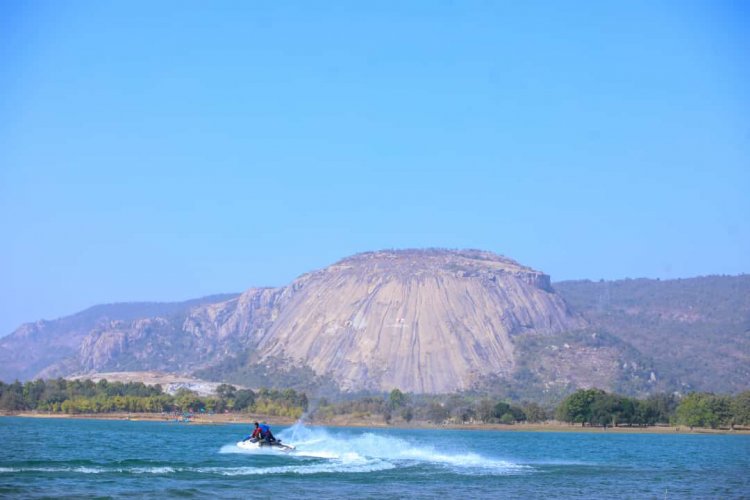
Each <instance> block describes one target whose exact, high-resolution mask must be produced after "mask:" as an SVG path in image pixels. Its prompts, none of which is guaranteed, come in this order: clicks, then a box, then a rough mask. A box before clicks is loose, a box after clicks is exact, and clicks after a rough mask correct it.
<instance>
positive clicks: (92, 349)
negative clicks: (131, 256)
mask: <svg viewBox="0 0 750 500" xmlns="http://www.w3.org/2000/svg"><path fill="white" fill-rule="evenodd" d="M707 279H709V278H697V279H695V280H678V281H675V282H661V284H659V282H654V281H652V280H627V282H625V285H622V284H621V283H623V282H612V283H610V284H609V285H602V284H601V283H592V282H563V283H556V284H555V285H554V287H553V286H552V285H551V284H550V279H549V277H548V276H546V275H545V274H543V273H541V272H539V271H535V270H533V269H530V268H528V267H525V266H522V265H520V264H519V263H517V262H515V261H513V260H511V259H508V258H505V257H501V256H498V255H495V254H492V253H488V252H482V251H448V250H401V251H380V252H369V253H364V254H359V255H355V256H353V257H350V258H346V259H343V260H341V261H339V262H337V263H335V264H333V265H332V266H329V267H327V268H325V269H322V270H319V271H315V272H311V273H308V274H305V275H302V276H300V277H299V278H298V279H297V280H295V281H294V282H292V283H291V284H289V285H288V286H285V287H280V288H263V289H256V288H254V289H249V290H247V291H246V292H244V293H243V294H241V295H226V296H220V297H215V298H207V299H201V300H198V301H192V302H190V303H181V304H171V305H163V304H162V305H153V304H152V305H148V306H146V305H140V306H137V305H113V306H100V307H103V308H104V309H97V308H92V309H90V310H87V311H85V312H84V313H79V314H78V315H74V316H71V317H68V318H62V319H60V320H56V321H51V322H40V323H35V324H30V325H24V326H22V327H21V328H19V329H18V330H17V331H16V332H14V333H13V334H11V335H10V336H8V337H5V338H2V339H0V379H5V380H10V379H12V378H16V377H17V378H20V379H29V378H33V377H38V376H44V377H52V376H71V375H82V374H83V375H85V374H91V373H98V372H133V371H142V370H152V371H153V370H156V371H161V372H168V373H175V374H184V375H192V374H197V375H199V376H200V377H201V378H204V379H209V380H217V381H230V382H234V383H237V384H241V385H246V386H250V387H253V386H258V385H267V386H277V387H283V386H285V385H288V386H294V387H296V388H299V387H304V388H309V387H310V386H314V385H317V386H321V385H324V386H328V387H332V386H336V387H337V388H339V389H342V390H346V391H359V390H376V391H384V390H386V391H387V390H390V389H392V388H394V387H398V388H400V389H402V390H404V391H412V392H427V393H434V392H451V391H456V390H466V389H477V390H481V391H487V392H495V393H501V394H504V395H507V396H509V397H514V398H527V399H538V400H539V399H550V398H551V399H555V398H556V397H559V396H560V395H561V394H565V393H567V392H570V391H571V390H573V389H575V388H577V387H592V386H597V387H601V388H605V389H609V390H618V391H622V392H627V393H632V394H644V393H647V392H651V391H655V390H672V389H680V388H682V389H683V390H684V389H686V388H695V389H703V388H711V389H713V390H717V391H733V390H735V389H736V388H743V387H744V388H747V386H748V376H747V374H748V363H747V359H748V352H749V351H748V344H747V339H748V335H747V331H748V325H750V312H749V311H750V305H749V304H748V297H749V296H750V294H748V289H749V288H748V285H749V284H750V280H749V279H748V277H735V278H715V280H716V281H715V283H714V282H711V286H709V287H707V288H706V286H705V285H706V283H708V282H704V281H701V280H707ZM732 279H734V280H735V281H732ZM630 281H632V282H634V283H638V284H639V285H638V286H636V287H632V286H630V284H629V283H628V282H630ZM605 283H606V282H605ZM728 283H731V284H728ZM654 284H655V285H654ZM665 284H667V285H665ZM651 285H654V286H653V287H652V286H651ZM603 287H604V288H603ZM606 287H609V288H606ZM686 287H687V288H689V289H690V292H689V294H693V295H694V297H693V299H694V300H693V299H690V300H693V301H692V302H689V304H688V303H686V302H685V301H684V300H683V299H685V297H683V295H681V294H684V293H688V292H684V290H685V288H686ZM722 287H729V288H730V289H731V290H733V292H731V293H728V295H727V294H725V295H721V294H717V293H716V290H715V288H722ZM732 287H734V288H732ZM606 290H608V291H606ZM706 294H710V295H712V296H713V297H714V298H713V299H705V295H706ZM701 297H704V298H701ZM712 300H713V301H712ZM686 304H688V305H686ZM721 304H731V307H730V308H731V309H732V310H731V311H729V310H728V309H729V308H727V307H726V306H725V305H721ZM722 307H723V309H722ZM707 308H708V309H711V310H712V311H713V312H706V309H707ZM659 314H660V315H661V316H658V315H659ZM696 314H697V315H698V317H700V318H702V319H700V320H695V315H696ZM654 315H657V316H654ZM701 315H703V316H701ZM655 317H659V318H661V319H660V320H659V321H655V320H654V319H653V318H655ZM730 323H731V325H733V326H732V327H731V328H728V327H726V326H727V325H728V324H730ZM644 325H650V327H649V328H645V327H644ZM691 325H692V326H691ZM665 326H668V328H667V327H665ZM683 327H684V328H683ZM693 327H695V328H693ZM709 327H710V328H713V330H712V331H714V330H715V334H714V335H712V336H711V335H706V334H705V332H706V328H709ZM743 328H744V330H743ZM716 332H718V333H716ZM701 336H702V337H701ZM696 337H701V339H699V340H696ZM674 339H678V342H679V345H680V346H681V347H680V348H679V349H675V348H674V346H675V343H674V342H673V340H674ZM657 343H658V344H659V345H656V344H657ZM699 353H700V354H699ZM707 353H709V354H707ZM698 359H700V360H706V359H708V360H710V361H709V363H708V365H700V364H698V361H697V360H698ZM683 360H691V363H692V365H691V366H693V369H692V370H690V369H684V368H681V366H682V364H681V363H682V362H683ZM720 360H723V361H724V367H723V368H721V369H717V368H716V366H717V365H718V364H720V363H719V361H720ZM703 366H707V367H709V368H708V369H711V370H713V371H714V372H716V373H717V376H716V377H714V376H708V375H706V374H705V373H704V370H703ZM695 367H697V369H696V368H695ZM681 369H682V372H680V370H681ZM722 380H723V381H724V382H722Z"/></svg>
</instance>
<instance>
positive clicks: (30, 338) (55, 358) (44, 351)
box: [0, 294, 237, 380]
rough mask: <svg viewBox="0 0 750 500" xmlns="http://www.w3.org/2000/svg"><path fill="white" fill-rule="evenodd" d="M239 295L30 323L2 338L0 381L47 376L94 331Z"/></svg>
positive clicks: (115, 307)
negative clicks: (50, 369)
mask: <svg viewBox="0 0 750 500" xmlns="http://www.w3.org/2000/svg"><path fill="white" fill-rule="evenodd" d="M236 296H237V294H224V295H211V296H208V297H203V298H200V299H193V300H188V301H185V302H162V303H159V302H132V303H122V304H104V305H98V306H94V307H90V308H88V309H86V310H84V311H81V312H79V313H76V314H73V315H71V316H66V317H64V318H60V319H56V320H52V321H46V320H40V321H37V322H35V323H26V324H24V325H21V326H20V327H19V328H18V329H17V330H16V331H15V332H13V333H12V334H10V335H8V336H5V337H0V380H13V379H14V378H18V379H20V380H26V379H30V378H33V377H38V376H43V375H44V374H45V372H47V371H48V369H49V367H50V366H52V365H55V364H56V363H59V362H61V361H63V360H66V359H68V358H74V357H76V356H78V354H79V351H80V349H81V346H82V343H83V342H84V341H85V340H87V339H88V338H89V336H90V335H91V334H92V332H95V331H106V330H108V329H110V328H111V327H112V325H122V324H130V323H132V322H133V321H135V320H139V319H144V318H153V317H159V318H165V319H169V320H170V321H175V318H179V317H182V316H184V315H185V314H187V312H188V311H190V310H191V309H192V308H194V307H196V306H200V305H203V304H212V303H215V302H220V301H224V300H227V299H229V298H232V297H236Z"/></svg>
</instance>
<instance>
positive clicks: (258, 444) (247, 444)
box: [237, 439, 294, 451]
mask: <svg viewBox="0 0 750 500" xmlns="http://www.w3.org/2000/svg"><path fill="white" fill-rule="evenodd" d="M237 447H238V448H242V449H243V450H259V449H262V448H266V449H278V450H281V451H292V450H293V449H294V446H291V445H288V444H283V443H282V442H281V439H277V440H276V441H273V442H271V443H268V442H266V441H265V440H264V439H247V440H245V441H240V442H238V443H237Z"/></svg>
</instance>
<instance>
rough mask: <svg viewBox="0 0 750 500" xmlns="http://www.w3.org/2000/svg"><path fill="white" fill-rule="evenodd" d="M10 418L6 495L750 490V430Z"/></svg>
mask: <svg viewBox="0 0 750 500" xmlns="http://www.w3.org/2000/svg"><path fill="white" fill-rule="evenodd" d="M248 431H249V426H239V425H232V424H227V425H205V426H201V425H191V424H179V423H166V422H165V423H161V422H129V421H97V420H57V419H49V420H47V419H24V418H12V417H0V497H9V498H35V497H76V498H81V497H138V498H144V497H147V498H164V497H195V498H206V497H215V496H218V497H224V498H249V497H253V498H255V497H257V498H268V497H274V498H278V499H281V498H296V499H298V498H310V497H321V498H348V499H352V498H435V497H445V498H519V497H526V498H660V499H662V498H743V497H745V498H748V497H750V436H747V435H744V436H737V435H655V434H577V433H525V432H491V431H487V432H485V431H453V430H440V431H435V430H408V431H407V430H398V429H392V430H391V429H388V430H384V429H361V428H356V429H355V428H341V429H339V428H335V429H334V428H328V429H326V428H319V427H312V428H308V427H304V426H301V425H296V426H293V427H290V428H285V429H282V428H279V429H277V433H276V434H277V436H279V437H281V438H282V439H283V440H284V442H289V443H292V444H295V445H296V446H297V450H296V451H294V452H292V453H288V454H287V453H282V452H279V451H275V450H273V451H266V450H256V451H247V450H241V449H239V448H237V447H236V446H235V443H236V442H237V441H238V439H240V438H241V437H243V436H244V435H245V434H246V433H247V432H248Z"/></svg>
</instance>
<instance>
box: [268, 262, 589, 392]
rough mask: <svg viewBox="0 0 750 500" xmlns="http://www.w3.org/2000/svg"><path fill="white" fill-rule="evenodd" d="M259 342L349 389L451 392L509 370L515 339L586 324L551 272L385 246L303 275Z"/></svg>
mask: <svg viewBox="0 0 750 500" xmlns="http://www.w3.org/2000/svg"><path fill="white" fill-rule="evenodd" d="M287 292H288V296H289V297H288V299H287V304H286V305H285V307H284V308H283V309H281V311H280V315H279V317H278V319H276V320H275V321H274V322H273V324H272V326H271V329H270V331H269V333H268V335H267V336H265V337H264V338H263V339H261V341H260V342H259V345H258V350H259V352H260V353H261V354H262V355H263V356H267V357H284V358H288V359H290V360H292V361H293V362H296V363H299V364H304V365H308V366H310V367H311V368H312V369H313V370H315V372H317V373H318V374H328V375H330V376H331V377H332V378H333V379H334V380H337V381H338V382H339V383H340V385H341V387H342V388H343V389H348V390H359V389H377V390H389V389H392V388H394V387H398V388H400V389H402V390H406V391H411V392H429V393H434V392H449V391H454V390H459V389H467V388H469V387H470V386H472V385H473V384H474V383H475V382H476V380H477V379H478V378H480V377H482V376H485V375H487V374H501V375H504V376H510V374H511V373H512V372H513V370H514V367H515V360H516V352H515V346H514V342H513V337H514V336H516V335H523V334H524V333H527V332H537V333H545V332H547V333H558V332H563V331H567V330H573V329H577V328H581V327H583V326H584V325H585V322H584V321H583V320H582V319H581V318H580V317H579V316H577V315H575V314H573V313H571V312H570V311H569V310H568V308H567V306H566V304H565V303H564V302H563V301H562V299H560V298H559V297H558V296H557V295H556V294H555V293H554V292H553V290H552V288H551V287H550V282H549V277H548V276H546V275H544V274H542V273H539V272H538V271H534V270H532V269H530V268H527V267H524V266H521V265H520V264H518V263H517V262H515V261H513V260H510V259H507V258H504V257H500V256H497V255H494V254H491V253H488V252H480V251H462V252H452V251H444V250H424V251H417V250H407V251H383V252H371V253H365V254H360V255H356V256H354V257H351V258H348V259H344V260H342V261H340V262H338V263H336V264H334V265H332V266H330V267H328V268H326V269H324V270H322V271H318V272H315V273H311V274H308V275H305V276H302V277H301V278H299V279H298V280H296V281H295V282H294V283H292V285H290V287H288V289H287Z"/></svg>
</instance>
